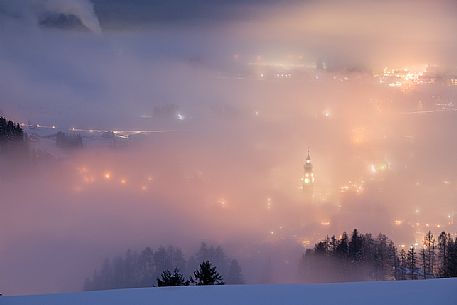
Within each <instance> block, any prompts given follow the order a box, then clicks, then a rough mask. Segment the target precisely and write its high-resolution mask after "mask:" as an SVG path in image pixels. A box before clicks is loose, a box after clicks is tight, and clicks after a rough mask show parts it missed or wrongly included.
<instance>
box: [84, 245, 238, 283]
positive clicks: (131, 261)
mask: <svg viewBox="0 0 457 305" xmlns="http://www.w3.org/2000/svg"><path fill="white" fill-rule="evenodd" d="M205 261H209V262H211V264H213V265H214V266H217V270H218V272H220V274H221V276H222V278H223V279H224V282H225V283H226V284H242V283H243V277H242V273H241V267H240V265H239V263H238V261H237V260H236V259H231V258H229V257H227V256H226V255H225V253H224V251H223V249H222V248H221V247H213V246H208V245H206V244H205V243H202V244H201V246H200V249H199V250H198V251H197V252H196V253H195V254H194V255H192V256H190V257H189V258H187V259H186V257H185V256H184V254H183V252H182V251H181V250H180V249H179V248H175V247H172V246H169V247H159V248H158V249H157V250H153V249H152V248H150V247H147V248H145V249H144V250H143V251H141V252H136V251H131V250H128V251H127V253H126V254H125V255H124V256H119V257H116V258H113V259H109V258H107V259H105V261H104V262H103V264H102V266H101V267H100V268H98V269H97V270H95V271H94V274H93V275H92V277H90V278H87V279H86V280H85V282H84V290H104V289H116V288H135V287H152V286H154V285H156V283H157V279H158V278H160V277H161V275H162V273H163V272H164V271H165V272H166V271H170V276H173V274H171V272H172V271H173V270H175V269H178V271H179V273H180V274H182V275H184V276H185V277H188V278H190V277H191V276H193V275H194V272H195V270H198V269H199V267H201V266H200V265H201V263H202V262H205Z"/></svg>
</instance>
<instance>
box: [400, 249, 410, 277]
mask: <svg viewBox="0 0 457 305" xmlns="http://www.w3.org/2000/svg"><path fill="white" fill-rule="evenodd" d="M407 269H408V259H407V255H406V251H405V249H401V250H400V270H401V272H400V280H406V271H407Z"/></svg>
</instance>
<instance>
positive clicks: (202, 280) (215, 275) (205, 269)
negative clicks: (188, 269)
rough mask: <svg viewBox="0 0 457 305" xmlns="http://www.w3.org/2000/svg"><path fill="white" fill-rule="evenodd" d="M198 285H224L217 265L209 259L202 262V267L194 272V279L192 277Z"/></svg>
mask: <svg viewBox="0 0 457 305" xmlns="http://www.w3.org/2000/svg"><path fill="white" fill-rule="evenodd" d="M191 281H192V282H193V283H195V285H197V286H206V285H224V281H223V279H222V276H221V275H220V274H219V272H217V270H216V266H213V265H212V264H211V263H210V262H209V261H204V262H202V263H201V264H200V268H199V269H198V270H197V271H195V272H194V279H191Z"/></svg>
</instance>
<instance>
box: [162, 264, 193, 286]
mask: <svg viewBox="0 0 457 305" xmlns="http://www.w3.org/2000/svg"><path fill="white" fill-rule="evenodd" d="M189 284H190V282H189V280H186V279H185V278H184V275H182V274H181V273H180V272H179V269H178V268H175V270H174V271H173V273H171V272H170V271H168V270H166V271H163V272H162V274H161V275H160V278H158V279H157V287H164V286H189Z"/></svg>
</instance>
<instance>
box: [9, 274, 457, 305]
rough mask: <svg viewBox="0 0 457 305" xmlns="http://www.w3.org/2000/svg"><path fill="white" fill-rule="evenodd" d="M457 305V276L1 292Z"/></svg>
mask: <svg viewBox="0 0 457 305" xmlns="http://www.w3.org/2000/svg"><path fill="white" fill-rule="evenodd" d="M95 304H96V305H143V304H148V305H150V304H160V305H168V304H169V305H182V304H187V305H193V304H195V305H197V304H198V305H229V304H230V305H235V304H239V305H254V304H259V305H273V304H275V305H276V304H278V305H279V304H281V305H307V304H313V305H330V304H332V305H333V304H335V305H337V304H338V305H378V304H379V305H396V304H398V305H400V304H401V305H410V304H411V305H422V304H424V305H425V304H427V305H432V304H440V305H457V279H437V280H425V281H397V282H393V281H392V282H358V283H340V284H314V285H234V286H229V285H226V286H205V287H203V286H200V287H195V286H193V287H163V288H136V289H119V290H107V291H96V292H80V293H68V294H48V295H37V296H3V297H0V305H95Z"/></svg>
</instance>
